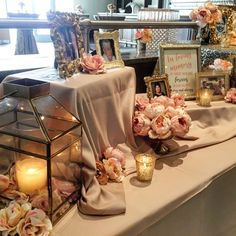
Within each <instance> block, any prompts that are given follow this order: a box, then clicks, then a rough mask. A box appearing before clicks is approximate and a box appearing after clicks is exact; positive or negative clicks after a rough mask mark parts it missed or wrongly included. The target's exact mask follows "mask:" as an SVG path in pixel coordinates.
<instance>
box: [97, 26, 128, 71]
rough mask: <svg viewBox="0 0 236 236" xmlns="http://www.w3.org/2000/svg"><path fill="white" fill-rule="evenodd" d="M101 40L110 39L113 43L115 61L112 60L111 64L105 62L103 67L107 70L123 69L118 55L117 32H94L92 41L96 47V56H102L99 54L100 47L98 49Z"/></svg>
mask: <svg viewBox="0 0 236 236" xmlns="http://www.w3.org/2000/svg"><path fill="white" fill-rule="evenodd" d="M103 39H112V40H113V41H114V50H115V56H116V60H113V61H111V62H105V67H106V68H107V69H108V68H114V67H124V62H123V60H122V58H121V54H120V46H119V31H117V30H116V31H113V32H97V31H96V32H94V40H95V45H96V51H97V54H98V55H100V56H102V53H101V47H100V43H99V41H100V40H103Z"/></svg>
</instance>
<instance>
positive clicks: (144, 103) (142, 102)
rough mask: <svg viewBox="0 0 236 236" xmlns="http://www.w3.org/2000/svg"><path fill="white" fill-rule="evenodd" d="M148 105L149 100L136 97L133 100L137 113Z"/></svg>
mask: <svg viewBox="0 0 236 236" xmlns="http://www.w3.org/2000/svg"><path fill="white" fill-rule="evenodd" d="M148 104H149V99H148V98H147V97H138V96H137V97H136V99H135V107H136V108H137V109H138V110H139V111H144V110H145V108H146V106H147V105H148Z"/></svg>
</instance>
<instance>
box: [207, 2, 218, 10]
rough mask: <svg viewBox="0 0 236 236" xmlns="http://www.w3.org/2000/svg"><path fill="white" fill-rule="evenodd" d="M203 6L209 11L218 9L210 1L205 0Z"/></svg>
mask: <svg viewBox="0 0 236 236" xmlns="http://www.w3.org/2000/svg"><path fill="white" fill-rule="evenodd" d="M204 7H205V8H206V9H208V10H210V11H211V12H214V11H216V10H217V9H218V6H217V5H215V4H214V3H212V2H206V3H205V4H204Z"/></svg>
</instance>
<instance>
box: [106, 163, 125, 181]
mask: <svg viewBox="0 0 236 236" xmlns="http://www.w3.org/2000/svg"><path fill="white" fill-rule="evenodd" d="M103 163H104V168H105V170H106V172H107V175H108V176H109V178H110V179H111V180H113V181H116V182H122V180H123V178H124V175H123V172H122V168H121V164H120V162H119V161H118V160H117V159H116V158H109V159H108V160H106V159H103Z"/></svg>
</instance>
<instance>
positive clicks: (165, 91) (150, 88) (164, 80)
mask: <svg viewBox="0 0 236 236" xmlns="http://www.w3.org/2000/svg"><path fill="white" fill-rule="evenodd" d="M144 82H145V85H146V89H147V97H148V98H149V99H152V98H155V96H161V95H163V96H167V97H170V96H171V90H170V85H169V81H168V75H167V74H163V75H153V76H145V77H144ZM157 86H158V89H159V91H158V94H155V93H156V91H155V90H156V87H157Z"/></svg>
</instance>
